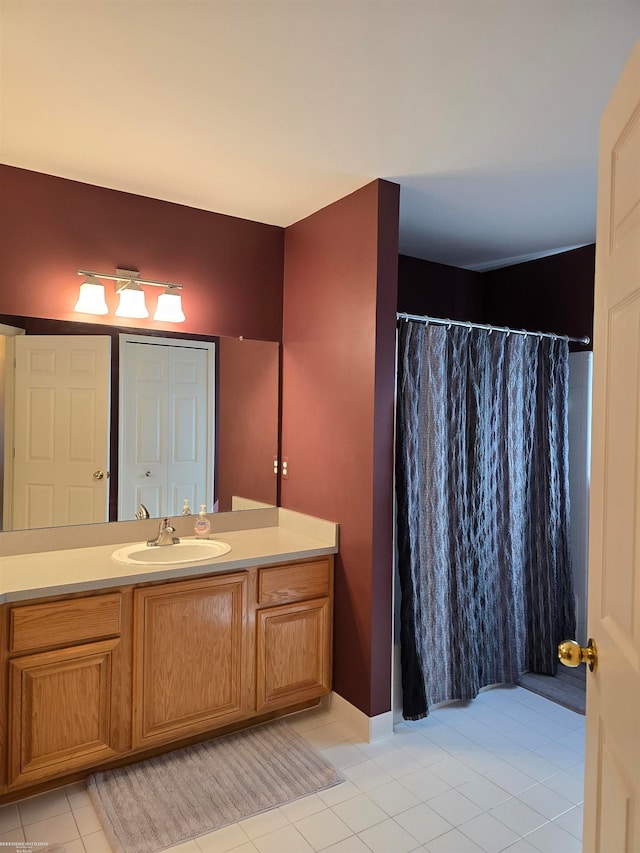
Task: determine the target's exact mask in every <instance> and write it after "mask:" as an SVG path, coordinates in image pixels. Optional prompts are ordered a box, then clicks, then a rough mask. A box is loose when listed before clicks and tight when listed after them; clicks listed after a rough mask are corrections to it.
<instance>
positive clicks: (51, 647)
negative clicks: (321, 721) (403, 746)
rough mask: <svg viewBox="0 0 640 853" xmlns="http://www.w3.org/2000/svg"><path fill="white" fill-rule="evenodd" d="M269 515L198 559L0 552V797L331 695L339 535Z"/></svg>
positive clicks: (93, 551)
mask: <svg viewBox="0 0 640 853" xmlns="http://www.w3.org/2000/svg"><path fill="white" fill-rule="evenodd" d="M272 513H276V514H277V517H278V524H277V526H274V525H272V526H267V527H262V528H254V529H246V530H234V531H227V532H224V531H217V532H216V534H215V535H216V537H217V538H218V537H219V538H220V539H223V540H225V541H227V542H228V544H229V545H230V546H231V550H230V551H229V553H227V554H225V555H223V556H221V557H218V558H216V559H214V560H212V561H211V562H209V563H198V564H195V565H193V564H192V565H182V564H177V565H173V566H168V567H167V566H162V567H160V566H157V565H153V564H151V565H144V566H142V567H141V566H140V565H122V564H118V563H116V562H114V560H113V559H112V554H113V552H114V551H115V550H116V546H114V545H98V546H94V547H84V548H75V549H66V550H60V551H54V552H51V551H49V552H42V553H32V554H19V555H18V554H16V555H12V556H8V557H3V559H2V574H1V576H0V585H1V588H0V594H1V595H2V604H0V634H1V636H0V654H1V656H0V666H1V667H2V696H1V697H0V713H1V714H2V716H3V719H2V726H1V732H2V740H3V749H2V762H1V765H0V801H2V802H6V801H9V800H11V799H16V798H18V797H24V796H26V795H27V794H29V793H32V792H35V791H39V790H43V789H45V788H47V787H54V786H56V785H59V784H62V783H63V782H66V781H71V780H73V779H77V778H80V777H82V776H85V775H88V773H89V772H92V771H93V770H95V769H97V768H105V767H109V766H114V765H116V764H122V763H126V762H129V761H134V760H138V759H140V758H143V757H146V756H148V755H152V754H156V753H158V752H163V751H167V750H170V749H173V748H176V747H178V746H184V745H186V744H188V743H192V742H194V741H196V740H202V739H204V738H206V737H210V736H214V735H216V734H220V733H223V732H226V731H230V730H232V729H234V728H239V727H242V726H245V725H250V724H253V723H255V722H258V721H261V720H265V719H269V718H271V717H273V716H278V715H280V714H283V713H288V712H290V711H292V710H298V709H301V708H304V707H309V706H310V705H313V704H316V703H317V702H318V700H319V698H320V697H321V696H323V695H324V694H326V693H328V692H329V691H330V689H331V655H332V610H333V555H334V553H335V552H336V551H337V528H336V525H332V524H329V523H328V522H320V521H319V520H317V519H310V520H309V522H310V525H309V527H308V529H306V530H305V523H304V519H305V518H306V517H304V516H298V515H297V514H295V513H287V512H286V511H284V510H273V511H272ZM287 525H288V526H287ZM310 534H311V535H310ZM318 537H319V538H318ZM167 547H168V548H170V547H171V546H167ZM47 575H48V576H49V578H50V583H49V585H47V584H46V583H45V582H44V581H45V579H46V577H47ZM20 579H21V580H20Z"/></svg>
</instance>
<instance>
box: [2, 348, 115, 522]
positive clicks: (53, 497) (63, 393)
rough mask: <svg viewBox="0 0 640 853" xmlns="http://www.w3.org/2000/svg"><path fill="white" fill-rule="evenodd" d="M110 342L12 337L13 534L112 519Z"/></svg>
mask: <svg viewBox="0 0 640 853" xmlns="http://www.w3.org/2000/svg"><path fill="white" fill-rule="evenodd" d="M110 353H111V342H110V340H109V338H108V337H99V336H96V335H87V336H81V335H24V336H20V337H17V338H16V339H15V359H16V364H15V393H14V448H15V456H14V465H13V501H12V516H13V522H12V524H13V528H14V529H23V528H34V527H55V526H58V525H62V524H87V523H90V522H94V521H108V488H107V484H108V464H109V411H110V409H109V388H110V381H111V367H110V363H111V362H110Z"/></svg>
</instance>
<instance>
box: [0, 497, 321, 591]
mask: <svg viewBox="0 0 640 853" xmlns="http://www.w3.org/2000/svg"><path fill="white" fill-rule="evenodd" d="M294 516H298V514H297V513H290V514H289V516H287V517H286V521H289V522H292V523H290V524H287V525H286V526H285V524H283V513H282V511H281V521H280V525H279V526H277V527H258V528H251V529H247V530H233V531H232V530H229V531H226V532H225V531H216V532H214V533H212V534H211V538H212V539H220V540H222V541H223V542H227V543H228V544H229V545H230V546H231V551H229V552H228V553H227V554H224V555H222V556H220V557H216V558H215V559H213V560H208V561H207V562H205V563H189V564H184V563H183V564H177V565H173V566H157V565H150V566H141V565H140V564H135V565H123V564H122V563H116V562H115V561H114V560H112V559H111V555H112V554H113V553H114V551H117V550H119V549H120V548H122V547H123V546H124V545H128V544H134V543H132V542H122V543H118V544H110V545H96V546H92V547H88V548H72V549H65V550H55V551H44V552H41V553H27V554H16V555H13V556H4V557H2V560H1V561H0V603H3V602H7V601H20V600H25V599H29V598H39V597H44V596H48V595H61V594H65V593H72V592H83V591H89V590H95V589H102V588H107V587H112V586H120V585H125V584H137V583H147V582H149V581H163V580H170V579H173V578H182V577H197V576H198V575H208V574H212V573H214V572H229V571H233V570H237V569H246V568H249V567H250V566H261V565H266V564H270V563H279V562H287V561H289V560H301V559H307V558H309V557H316V556H321V555H324V554H335V553H336V552H337V550H338V546H337V525H333V524H331V523H329V522H323V521H320V520H317V523H316V520H314V519H311V518H310V517H305V516H298V518H294ZM305 518H308V519H309V522H311V523H310V524H309V525H306V524H304V523H302V524H301V523H300V519H302V520H303V521H304V519H305ZM292 528H295V529H292ZM332 530H333V535H332ZM318 532H321V533H322V534H323V535H322V538H321V539H320V538H316V536H314V535H309V534H310V533H311V534H316V535H317V533H318ZM326 534H328V535H326ZM188 538H189V537H185V539H188ZM167 547H171V546H167Z"/></svg>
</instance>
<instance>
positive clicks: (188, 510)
mask: <svg viewBox="0 0 640 853" xmlns="http://www.w3.org/2000/svg"><path fill="white" fill-rule="evenodd" d="M182 514H183V515H191V507H190V506H189V498H185V499H184V505H183V507H182Z"/></svg>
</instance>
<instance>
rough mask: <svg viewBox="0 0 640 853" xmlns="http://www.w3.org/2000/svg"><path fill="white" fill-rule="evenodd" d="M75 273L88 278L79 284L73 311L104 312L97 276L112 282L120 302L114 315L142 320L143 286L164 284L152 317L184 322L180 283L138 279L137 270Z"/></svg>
mask: <svg viewBox="0 0 640 853" xmlns="http://www.w3.org/2000/svg"><path fill="white" fill-rule="evenodd" d="M78 275H84V276H87V280H86V281H85V282H84V283H83V284H81V285H80V296H79V298H78V301H77V302H76V304H75V308H74V310H75V311H78V312H79V313H81V314H107V313H108V310H109V309H108V307H107V303H106V302H105V298H104V284H102V282H101V281H99V279H106V280H107V281H115V282H117V283H118V284H117V285H116V292H117V293H119V294H120V302H119V304H118V308H117V309H116V312H115V314H116V317H129V318H132V319H142V318H144V317H148V316H149V311H148V310H147V306H146V304H145V294H144V290H143V289H142V285H150V286H151V287H163V288H164V292H163V293H161V294H160V296H159V297H158V304H157V307H156V312H155V314H154V315H153V319H154V320H159V321H161V322H165V323H183V322H184V321H185V319H186V318H185V316H184V312H183V310H182V298H181V296H180V291H181V290H182V285H181V284H174V283H172V282H170V281H153V280H152V279H146V278H140V273H139V272H138V271H137V270H127V269H120V268H117V269H116V271H115V275H114V274H112V273H102V272H93V271H91V270H78Z"/></svg>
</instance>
